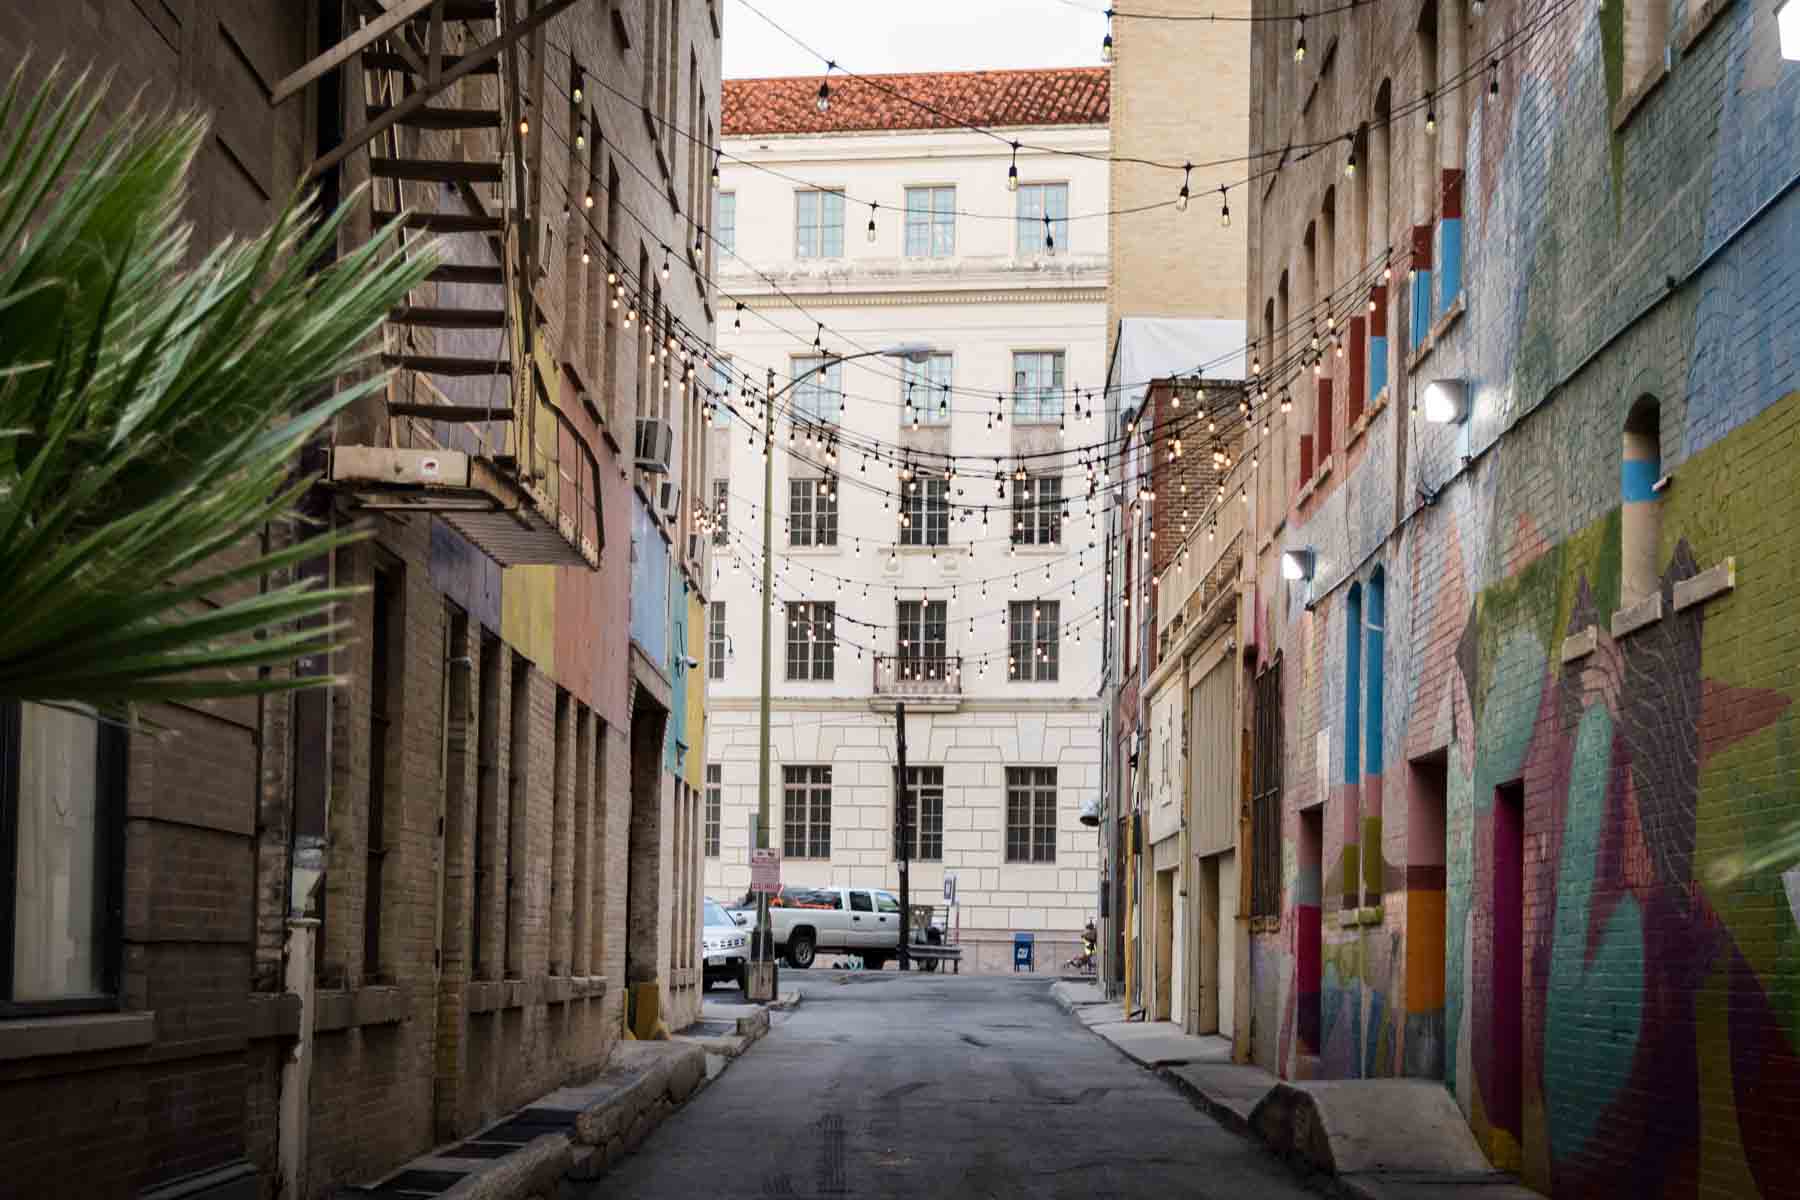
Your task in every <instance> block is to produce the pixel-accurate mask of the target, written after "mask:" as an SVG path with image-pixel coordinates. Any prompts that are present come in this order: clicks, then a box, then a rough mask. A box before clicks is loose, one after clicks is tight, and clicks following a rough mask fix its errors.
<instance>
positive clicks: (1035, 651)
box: [1006, 600, 1061, 682]
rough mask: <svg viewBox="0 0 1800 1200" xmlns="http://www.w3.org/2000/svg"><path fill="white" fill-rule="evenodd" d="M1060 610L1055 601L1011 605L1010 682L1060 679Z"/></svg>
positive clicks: (1009, 636)
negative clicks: (1057, 677) (1058, 671)
mask: <svg viewBox="0 0 1800 1200" xmlns="http://www.w3.org/2000/svg"><path fill="white" fill-rule="evenodd" d="M1060 608H1061V606H1060V605H1059V604H1058V602H1057V601H1055V600H1015V601H1013V603H1011V604H1009V605H1008V606H1007V622H1006V624H1007V630H1008V633H1007V642H1008V645H1007V657H1006V677H1007V678H1008V679H1018V680H1032V679H1035V680H1038V681H1040V682H1054V681H1055V680H1056V668H1057V659H1058V658H1059V657H1060V656H1059V654H1058V649H1059V647H1060V640H1061V632H1060V629H1059V622H1058V617H1059V612H1060Z"/></svg>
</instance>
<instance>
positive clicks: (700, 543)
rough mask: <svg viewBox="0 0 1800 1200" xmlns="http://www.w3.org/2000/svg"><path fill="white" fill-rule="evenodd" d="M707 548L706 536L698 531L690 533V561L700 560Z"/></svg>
mask: <svg viewBox="0 0 1800 1200" xmlns="http://www.w3.org/2000/svg"><path fill="white" fill-rule="evenodd" d="M705 549H706V539H705V538H704V537H702V536H700V535H699V534H697V533H690V534H688V559H689V561H691V562H699V561H700V557H701V555H702V553H704V551H705Z"/></svg>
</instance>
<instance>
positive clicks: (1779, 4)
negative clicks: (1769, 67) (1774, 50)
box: [1775, 0, 1800, 62]
mask: <svg viewBox="0 0 1800 1200" xmlns="http://www.w3.org/2000/svg"><path fill="white" fill-rule="evenodd" d="M1775 33H1776V36H1777V37H1779V38H1780V40H1781V57H1783V58H1785V59H1787V60H1788V61H1789V62H1800V0H1775Z"/></svg>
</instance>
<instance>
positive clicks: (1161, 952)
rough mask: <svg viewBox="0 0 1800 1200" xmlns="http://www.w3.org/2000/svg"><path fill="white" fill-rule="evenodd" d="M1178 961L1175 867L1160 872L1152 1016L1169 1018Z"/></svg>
mask: <svg viewBox="0 0 1800 1200" xmlns="http://www.w3.org/2000/svg"><path fill="white" fill-rule="evenodd" d="M1174 962H1175V871H1174V869H1173V868H1171V869H1169V870H1166V871H1158V872H1157V873H1156V962H1155V967H1154V970H1155V972H1156V992H1155V997H1154V1000H1155V1008H1154V1011H1153V1012H1152V1013H1151V1016H1150V1019H1151V1020H1153V1021H1167V1020H1168V1019H1169V1012H1170V1004H1169V997H1170V985H1171V983H1172V981H1173V969H1172V968H1173V966H1174Z"/></svg>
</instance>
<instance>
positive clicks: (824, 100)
mask: <svg viewBox="0 0 1800 1200" xmlns="http://www.w3.org/2000/svg"><path fill="white" fill-rule="evenodd" d="M826 69H827V70H829V69H830V67H829V65H827V68H826ZM813 104H814V106H815V107H816V108H817V109H818V110H819V111H820V112H828V111H830V109H831V84H829V83H827V82H826V81H825V80H822V79H821V80H820V81H819V98H818V99H817V100H815V101H814V102H813Z"/></svg>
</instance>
